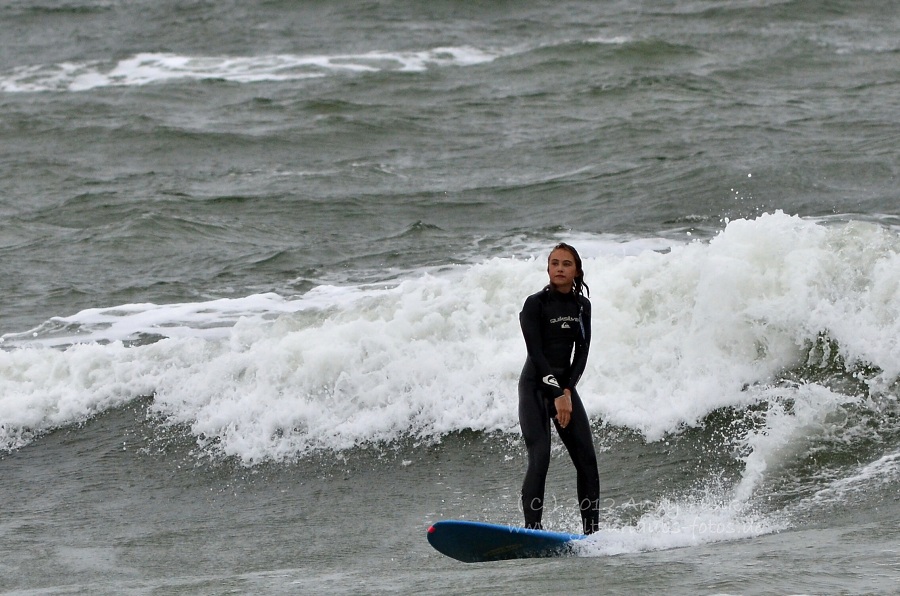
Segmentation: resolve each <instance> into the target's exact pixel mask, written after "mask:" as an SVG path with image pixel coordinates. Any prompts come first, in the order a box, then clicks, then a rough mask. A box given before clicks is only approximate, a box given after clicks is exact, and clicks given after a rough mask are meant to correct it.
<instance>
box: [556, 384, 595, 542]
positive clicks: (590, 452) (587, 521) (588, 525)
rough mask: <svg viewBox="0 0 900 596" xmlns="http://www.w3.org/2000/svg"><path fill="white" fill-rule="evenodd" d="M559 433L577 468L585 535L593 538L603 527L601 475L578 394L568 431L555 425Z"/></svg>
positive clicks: (573, 398)
mask: <svg viewBox="0 0 900 596" xmlns="http://www.w3.org/2000/svg"><path fill="white" fill-rule="evenodd" d="M554 423H556V421H555V420H554ZM556 430H557V432H559V436H560V438H561V439H562V442H563V445H565V446H566V450H568V452H569V457H571V458H572V463H573V464H575V470H576V473H577V479H578V480H577V485H578V504H579V508H580V509H581V523H582V527H583V528H584V533H585V534H590V533H592V532H594V531H595V530H596V529H597V528H598V526H599V525H600V474H599V472H598V471H597V453H596V452H595V451H594V437H593V435H592V434H591V423H590V420H589V419H588V416H587V412H585V410H584V404H582V403H581V398H580V397H578V393H576V392H575V391H573V392H572V420H571V422H569V424H568V425H567V426H566V428H561V427H560V426H559V424H558V423H556Z"/></svg>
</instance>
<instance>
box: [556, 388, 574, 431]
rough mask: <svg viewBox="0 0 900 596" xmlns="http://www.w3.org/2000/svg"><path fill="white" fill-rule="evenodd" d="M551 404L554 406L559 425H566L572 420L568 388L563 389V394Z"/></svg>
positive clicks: (570, 398)
mask: <svg viewBox="0 0 900 596" xmlns="http://www.w3.org/2000/svg"><path fill="white" fill-rule="evenodd" d="M553 405H554V406H556V421H557V422H559V425H560V426H561V427H563V428H565V427H567V426H568V425H569V421H570V420H572V392H571V391H569V390H568V389H566V390H564V391H563V394H562V395H560V396H559V397H557V398H556V400H555V401H554V402H553Z"/></svg>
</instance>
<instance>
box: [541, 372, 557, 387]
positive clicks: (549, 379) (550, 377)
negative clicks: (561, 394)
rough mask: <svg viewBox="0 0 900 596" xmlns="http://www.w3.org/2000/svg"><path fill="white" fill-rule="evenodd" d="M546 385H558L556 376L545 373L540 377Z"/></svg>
mask: <svg viewBox="0 0 900 596" xmlns="http://www.w3.org/2000/svg"><path fill="white" fill-rule="evenodd" d="M541 380H542V381H544V383H546V384H547V385H553V386H554V387H559V382H557V380H556V377H554V376H553V375H547V376H546V377H544V378H543V379H541Z"/></svg>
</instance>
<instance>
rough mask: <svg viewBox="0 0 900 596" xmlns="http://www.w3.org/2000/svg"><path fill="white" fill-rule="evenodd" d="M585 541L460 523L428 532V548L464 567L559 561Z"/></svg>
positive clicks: (546, 532)
mask: <svg viewBox="0 0 900 596" xmlns="http://www.w3.org/2000/svg"><path fill="white" fill-rule="evenodd" d="M584 537H585V536H584V535H583V534H567V533H564V532H551V531H549V530H530V529H525V528H518V527H516V526H505V525H500V524H490V523H486V522H475V521H463V520H442V521H439V522H435V523H434V524H433V525H432V526H431V527H430V528H428V542H429V543H430V544H431V546H433V547H434V548H435V549H437V550H438V551H439V552H441V553H443V554H445V555H447V556H448V557H452V558H454V559H457V560H459V561H463V562H464V563H481V562H485V561H503V560H507V559H528V558H534V557H559V556H563V555H566V554H570V553H571V552H572V543H573V542H574V541H576V540H581V539H583V538H584Z"/></svg>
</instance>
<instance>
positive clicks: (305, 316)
mask: <svg viewBox="0 0 900 596" xmlns="http://www.w3.org/2000/svg"><path fill="white" fill-rule="evenodd" d="M573 241H577V242H578V244H579V246H580V247H581V250H582V253H583V256H584V257H585V270H586V275H587V279H588V280H589V283H590V285H591V290H592V294H591V297H592V303H593V308H594V337H595V339H594V344H593V347H592V353H591V357H590V361H589V366H588V370H587V371H586V374H585V376H584V379H583V381H582V384H581V393H582V397H583V399H584V402H585V406H586V408H587V410H588V412H589V414H590V415H591V416H592V417H594V418H602V419H603V420H604V421H606V422H607V423H609V424H612V425H617V426H623V427H628V428H631V429H634V430H636V431H639V432H641V433H643V434H644V436H645V437H647V439H648V440H657V439H659V438H661V437H663V436H665V434H666V433H672V432H679V431H680V429H682V428H683V427H684V426H685V425H693V424H696V423H698V422H699V421H700V420H702V419H703V418H704V416H706V415H707V414H708V413H709V412H711V411H713V410H716V409H717V408H720V407H723V406H735V407H738V408H740V407H743V406H745V405H748V404H753V403H760V402H766V401H770V402H771V403H772V404H777V403H778V402H779V401H783V400H784V398H785V397H786V396H785V394H784V392H785V391H789V390H788V389H785V388H784V387H769V386H768V385H767V383H768V382H770V381H772V380H773V379H775V378H776V377H777V376H778V375H779V373H780V371H782V370H783V369H785V368H790V367H794V366H796V365H798V364H801V363H804V362H806V360H807V358H808V357H809V346H810V345H811V344H812V343H813V342H815V341H816V340H817V338H818V337H819V336H820V335H821V334H827V336H828V337H829V338H830V339H831V340H833V341H834V342H835V345H836V346H838V347H839V349H840V352H841V356H842V357H843V358H844V359H845V360H846V361H847V362H849V363H853V362H855V361H862V362H865V363H866V364H867V365H869V366H870V367H875V368H876V369H878V370H880V373H879V374H878V375H876V376H874V377H872V378H871V379H869V393H870V396H877V395H879V394H882V393H884V392H890V391H893V390H894V389H892V387H891V384H892V383H894V382H895V381H896V379H897V377H898V374H900V364H898V363H900V345H898V341H900V339H898V338H900V256H898V245H900V239H898V236H897V233H896V231H895V230H892V229H890V228H886V227H884V226H878V225H874V224H862V223H854V222H850V223H842V224H829V225H822V224H819V223H816V222H812V221H808V220H803V219H801V218H797V217H789V216H787V215H784V214H781V213H776V214H773V215H766V216H763V217H760V218H758V219H756V220H738V221H733V222H730V223H729V224H728V226H727V228H726V229H725V230H724V231H723V232H722V233H721V234H720V235H718V236H717V237H716V238H714V239H713V240H712V241H710V242H694V243H690V244H681V245H678V244H674V245H670V248H671V250H669V251H668V252H662V251H660V250H659V249H660V248H661V246H660V244H661V243H660V241H658V240H653V239H651V240H646V241H636V242H634V243H632V244H630V245H624V244H621V243H617V244H611V243H610V242H609V239H608V238H602V237H596V236H595V237H587V236H579V237H577V238H574V239H573ZM543 258H544V256H543V255H540V256H537V257H536V258H534V259H531V258H519V259H514V258H506V259H499V258H497V259H490V260H487V261H485V262H482V263H478V264H474V265H471V266H458V267H456V268H455V269H453V270H450V271H449V272H441V273H430V274H428V273H426V274H421V275H418V276H412V277H410V278H408V279H406V280H404V281H402V282H400V283H398V284H396V285H394V286H391V287H371V286H369V287H351V288H346V287H322V288H318V289H316V290H314V291H312V292H309V293H308V294H305V295H303V296H299V297H291V298H285V297H280V296H276V295H273V294H265V295H259V296H248V297H246V298H244V299H240V300H217V301H210V302H202V303H196V304H180V305H150V304H133V305H123V306H119V307H115V308H105V309H90V310H86V311H83V312H82V313H78V314H76V315H73V316H69V317H64V318H58V319H53V320H51V321H50V322H48V324H47V325H45V326H43V327H41V328H39V329H36V330H33V331H32V332H30V333H25V334H16V335H7V336H4V337H3V338H2V339H3V341H2V343H0V345H2V346H3V348H4V349H3V350H0V446H5V447H6V448H15V447H17V446H21V445H24V444H27V443H28V442H29V441H30V440H32V438H33V436H34V434H35V433H40V432H42V431H46V430H48V429H51V428H55V427H59V426H64V425H67V424H71V423H74V422H77V421H79V420H83V419H85V418H87V417H90V416H92V415H94V414H96V413H98V412H101V411H103V410H105V409H108V408H111V407H116V406H119V405H123V404H126V403H128V402H129V401H131V400H134V399H135V398H137V397H138V396H142V395H154V399H153V402H152V406H151V407H152V408H153V410H154V411H156V412H157V413H159V414H160V415H162V416H164V417H166V418H167V419H169V420H171V421H172V422H178V423H183V424H185V425H187V426H188V427H189V428H190V429H191V432H192V433H193V434H194V435H195V436H196V437H197V440H198V442H199V443H200V444H201V445H204V446H207V447H209V448H210V449H215V450H216V451H217V452H219V453H224V454H230V455H233V456H236V457H238V458H240V459H241V460H243V461H244V462H247V463H252V462H256V461H261V460H282V459H286V458H287V459H290V458H294V457H302V456H303V455H304V454H306V453H309V452H310V451H315V450H341V449H345V448H349V447H352V446H356V445H362V444H367V443H383V442H391V441H395V440H399V439H402V438H405V437H413V438H419V439H422V440H439V438H440V437H441V436H443V435H444V434H445V433H448V432H452V431H457V430H462V429H476V430H485V431H500V432H510V433H515V432H516V431H517V418H516V395H515V392H516V379H517V376H518V373H519V370H520V369H521V366H522V362H523V360H524V346H523V343H522V339H521V334H520V331H519V328H518V321H517V313H518V311H519V309H520V308H521V304H522V301H523V299H524V297H525V296H526V295H527V294H529V293H531V292H533V291H536V290H537V289H539V288H540V287H541V286H542V285H543V284H544V283H545V276H546V274H545V273H544V271H543V269H544V264H543ZM141 336H165V337H166V339H162V340H160V341H156V342H155V343H150V344H146V345H135V346H133V347H126V346H127V341H126V340H131V339H136V338H140V337H141ZM73 342H77V343H73ZM123 342H126V343H123ZM59 344H68V347H66V348H64V349H63V348H52V347H48V346H52V345H59ZM790 391H792V392H793V393H792V394H791V395H790V396H787V397H790V398H791V400H792V402H793V409H792V410H791V411H790V412H788V411H787V410H784V411H781V410H779V407H778V406H777V405H770V412H769V415H768V417H767V419H766V424H765V426H764V428H761V429H758V430H757V431H754V432H753V433H751V434H750V435H748V436H747V437H746V439H745V440H746V447H747V455H746V458H745V461H746V463H747V470H746V472H745V478H744V481H743V482H742V483H741V485H740V486H739V489H738V492H737V493H736V494H735V496H734V498H735V500H736V502H743V501H744V500H746V499H747V498H749V495H751V494H752V493H753V491H754V489H755V488H756V487H757V486H758V484H759V482H760V479H761V478H762V477H763V476H764V475H765V472H766V468H767V466H772V465H777V461H778V458H779V457H781V456H782V454H783V453H784V452H785V450H786V449H789V448H790V445H791V444H792V442H793V441H795V440H797V438H798V437H802V436H803V434H804V433H805V432H806V430H805V429H807V428H809V427H810V426H811V425H812V426H815V425H816V424H821V421H822V420H823V419H824V417H826V416H827V414H828V413H829V412H832V411H833V410H834V409H835V408H838V407H840V405H841V403H843V402H849V401H853V400H854V399H856V398H857V397H856V396H844V395H840V394H836V393H834V392H832V391H829V390H827V389H825V388H822V387H817V386H815V385H802V386H800V387H799V388H797V389H794V390H790ZM798 404H799V405H798Z"/></svg>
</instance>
